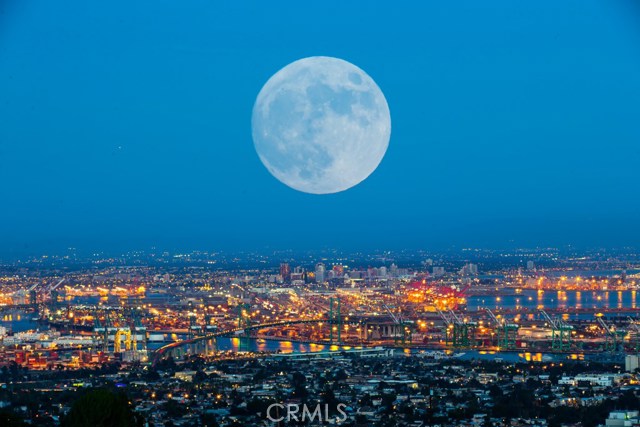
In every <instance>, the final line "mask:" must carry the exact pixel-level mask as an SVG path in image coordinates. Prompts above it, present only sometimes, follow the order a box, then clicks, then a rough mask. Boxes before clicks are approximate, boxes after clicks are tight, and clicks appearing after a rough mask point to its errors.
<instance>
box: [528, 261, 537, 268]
mask: <svg viewBox="0 0 640 427" xmlns="http://www.w3.org/2000/svg"><path fill="white" fill-rule="evenodd" d="M535 269H536V263H535V262H533V261H527V270H535Z"/></svg>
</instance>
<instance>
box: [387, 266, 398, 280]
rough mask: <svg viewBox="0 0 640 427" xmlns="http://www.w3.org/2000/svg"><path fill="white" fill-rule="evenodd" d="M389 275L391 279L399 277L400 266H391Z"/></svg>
mask: <svg viewBox="0 0 640 427" xmlns="http://www.w3.org/2000/svg"><path fill="white" fill-rule="evenodd" d="M389 274H390V275H391V277H398V266H397V265H395V264H391V267H389Z"/></svg>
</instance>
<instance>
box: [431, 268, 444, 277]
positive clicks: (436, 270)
mask: <svg viewBox="0 0 640 427" xmlns="http://www.w3.org/2000/svg"><path fill="white" fill-rule="evenodd" d="M433 276H434V277H439V276H444V267H433Z"/></svg>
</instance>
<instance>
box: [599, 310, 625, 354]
mask: <svg viewBox="0 0 640 427" xmlns="http://www.w3.org/2000/svg"><path fill="white" fill-rule="evenodd" d="M596 319H597V322H598V324H599V325H600V327H601V328H602V329H604V331H605V342H604V349H605V350H606V351H610V352H612V353H615V352H618V351H621V350H622V349H623V348H624V336H625V335H626V332H625V331H619V330H616V327H615V326H613V325H608V324H607V322H605V321H604V320H602V317H600V316H598V317H596Z"/></svg>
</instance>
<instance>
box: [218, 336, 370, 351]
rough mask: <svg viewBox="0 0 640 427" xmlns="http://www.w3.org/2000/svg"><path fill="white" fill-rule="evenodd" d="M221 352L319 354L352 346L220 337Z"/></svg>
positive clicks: (347, 348)
mask: <svg viewBox="0 0 640 427" xmlns="http://www.w3.org/2000/svg"><path fill="white" fill-rule="evenodd" d="M217 343H218V350H219V351H236V352H243V351H251V352H268V353H282V354H289V353H317V352H321V351H343V350H350V349H352V348H361V347H351V346H337V345H331V346H329V345H324V344H316V343H302V342H295V341H279V340H270V339H266V340H256V339H255V338H248V337H247V338H245V337H232V338H228V337H220V338H218V339H217Z"/></svg>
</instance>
